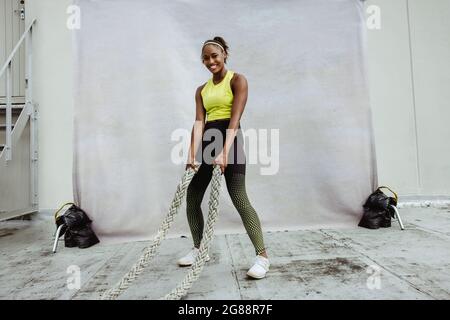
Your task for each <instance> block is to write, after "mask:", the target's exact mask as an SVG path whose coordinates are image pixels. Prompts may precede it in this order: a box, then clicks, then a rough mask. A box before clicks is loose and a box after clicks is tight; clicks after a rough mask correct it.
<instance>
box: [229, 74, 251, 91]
mask: <svg viewBox="0 0 450 320" xmlns="http://www.w3.org/2000/svg"><path fill="white" fill-rule="evenodd" d="M233 72H234V74H233V77H232V78H231V80H230V84H231V87H232V88H233V87H234V86H235V85H236V84H242V83H246V82H247V78H246V77H245V76H244V75H243V74H242V73H237V72H236V71H233Z"/></svg>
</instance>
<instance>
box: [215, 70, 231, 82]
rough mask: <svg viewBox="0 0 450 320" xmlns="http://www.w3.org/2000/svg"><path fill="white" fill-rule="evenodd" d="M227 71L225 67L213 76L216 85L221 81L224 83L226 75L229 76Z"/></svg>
mask: <svg viewBox="0 0 450 320" xmlns="http://www.w3.org/2000/svg"><path fill="white" fill-rule="evenodd" d="M227 71H228V70H227V69H225V67H224V68H223V69H222V70H221V71H220V72H219V73H217V74H213V81H214V82H215V83H219V82H220V81H222V79H223V78H225V75H226V74H227Z"/></svg>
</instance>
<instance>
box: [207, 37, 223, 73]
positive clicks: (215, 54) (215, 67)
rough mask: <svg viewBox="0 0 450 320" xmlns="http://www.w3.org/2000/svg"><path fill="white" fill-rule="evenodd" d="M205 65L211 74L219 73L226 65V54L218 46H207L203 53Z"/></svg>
mask: <svg viewBox="0 0 450 320" xmlns="http://www.w3.org/2000/svg"><path fill="white" fill-rule="evenodd" d="M202 57H203V64H204V65H205V67H206V68H207V69H208V70H209V71H210V72H211V73H213V74H214V73H218V72H220V70H222V68H223V67H224V65H225V58H226V54H225V53H224V52H222V49H220V48H219V47H218V46H215V45H213V44H207V45H206V46H205V47H204V48H203V52H202Z"/></svg>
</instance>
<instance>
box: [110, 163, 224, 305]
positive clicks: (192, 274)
mask: <svg viewBox="0 0 450 320" xmlns="http://www.w3.org/2000/svg"><path fill="white" fill-rule="evenodd" d="M195 173H196V170H194V169H192V168H188V169H187V170H186V171H185V173H184V175H183V177H182V179H181V182H180V183H179V184H178V186H177V190H176V192H175V196H174V198H173V200H172V204H171V206H170V208H169V213H168V214H167V216H166V218H165V219H164V221H163V222H162V224H161V226H160V227H159V229H158V233H157V235H156V236H155V238H154V239H153V242H152V243H151V244H150V245H149V246H148V247H146V248H145V249H144V252H143V253H142V255H141V257H140V258H139V260H138V262H137V263H135V265H134V266H133V267H132V268H131V270H130V271H129V272H128V273H127V274H126V275H125V276H124V277H123V278H122V280H120V281H119V282H118V283H117V284H116V285H115V286H114V287H113V288H111V289H110V290H108V291H106V292H105V293H104V294H103V295H102V296H101V300H114V299H116V298H117V297H118V296H119V295H121V294H122V292H124V291H125V290H126V289H128V287H129V286H130V285H131V283H132V282H133V281H134V280H136V278H137V277H138V276H139V275H140V274H141V273H142V271H143V270H144V269H145V267H146V266H147V265H148V263H149V261H150V259H151V258H152V257H153V256H154V255H155V254H156V250H157V249H158V247H159V245H160V244H161V241H162V240H164V238H165V236H166V235H167V233H168V231H169V229H170V226H171V224H172V222H173V219H174V216H175V215H176V214H177V213H178V209H179V207H180V206H181V202H182V200H183V197H184V195H185V194H186V189H187V187H188V186H189V183H190V182H191V180H192V178H193V177H194V175H195ZM221 175H222V173H221V170H220V166H219V165H214V170H213V177H212V181H211V194H210V198H209V213H208V220H207V222H206V229H205V231H204V232H203V238H202V241H201V243H200V248H199V252H198V254H197V257H196V259H195V262H194V263H193V264H192V266H191V268H190V270H189V272H188V274H187V275H186V276H185V277H184V279H183V281H181V283H180V284H179V285H178V286H177V287H176V288H175V289H173V290H172V291H171V292H170V293H169V294H167V295H165V296H164V297H162V298H161V299H166V300H177V299H181V298H182V297H183V296H185V295H186V294H187V292H188V291H189V289H190V288H191V286H192V284H193V283H194V281H196V280H197V279H198V277H199V276H200V273H201V272H202V269H203V266H204V264H205V262H206V257H207V255H208V250H209V247H210V243H211V240H212V238H213V235H214V225H215V222H216V220H217V210H218V207H219V191H220V179H221Z"/></svg>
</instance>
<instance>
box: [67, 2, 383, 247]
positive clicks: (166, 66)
mask: <svg viewBox="0 0 450 320" xmlns="http://www.w3.org/2000/svg"><path fill="white" fill-rule="evenodd" d="M74 4H75V5H77V6H79V8H80V13H81V24H80V29H76V30H74V31H73V40H74V55H75V66H74V67H75V82H74V83H75V96H74V99H75V101H74V113H75V114H74V130H75V132H74V148H75V150H74V170H73V181H74V200H75V201H76V202H77V203H78V204H79V205H80V206H81V207H82V208H83V209H84V210H86V212H87V213H88V214H89V215H90V217H91V218H92V219H93V220H94V223H93V228H94V230H95V231H96V232H97V234H98V235H99V237H100V239H101V240H102V241H106V242H120V241H130V240H143V239H151V238H152V237H153V236H154V235H155V234H156V230H157V229H158V226H159V224H160V222H161V221H162V219H163V217H164V216H165V215H166V213H167V211H168V208H169V206H170V202H171V200H172V198H173V195H174V193H175V189H176V186H177V184H178V183H179V181H180V179H181V176H182V174H183V171H184V167H185V165H184V164H180V163H174V162H173V161H172V160H171V153H172V151H173V149H174V148H175V147H176V146H177V145H179V144H180V140H172V134H173V133H174V132H177V131H176V130H180V129H181V130H185V131H186V132H189V133H190V130H191V128H192V125H193V123H194V120H195V99H194V94H195V90H196V88H197V87H198V86H200V85H201V84H203V83H205V82H206V81H207V80H208V79H209V78H210V77H211V76H212V75H211V73H210V72H209V71H208V70H207V69H206V68H205V67H204V66H203V65H202V63H201V61H200V54H201V46H202V44H203V42H204V41H205V40H207V39H211V38H213V37H214V36H222V37H223V38H224V39H225V40H226V41H227V42H228V44H229V46H230V55H229V59H228V63H227V68H228V69H230V70H234V71H236V72H238V73H241V74H244V75H245V77H246V78H247V80H248V84H249V96H248V101H247V105H246V108H245V112H244V114H243V117H242V119H241V126H242V129H243V130H244V132H245V130H248V129H253V130H260V129H265V130H267V136H268V139H266V141H265V143H266V144H267V145H268V148H269V153H268V155H269V156H272V157H273V158H272V159H271V161H272V168H277V167H278V169H277V172H276V174H273V175H264V174H262V173H261V170H262V169H263V168H266V169H267V168H268V167H270V165H269V164H267V163H261V162H259V163H257V164H251V165H248V166H247V178H246V179H247V180H246V185H247V193H248V195H249V198H250V200H251V202H252V205H253V207H254V208H255V209H256V211H257V212H258V214H259V217H260V219H261V223H262V226H263V229H264V231H268V230H292V229H303V228H318V227H321V228H328V227H355V226H356V224H357V223H358V221H359V218H360V216H361V213H362V204H363V203H364V201H365V199H366V197H367V196H368V195H369V194H370V192H372V190H373V188H374V187H376V185H377V177H376V170H375V169H376V164H375V153H374V148H373V144H374V140H373V137H372V127H371V113H370V106H369V100H368V85H367V78H366V67H365V53H364V50H365V49H364V46H365V39H364V33H365V18H364V10H363V5H362V3H361V2H360V1H359V0H296V1H275V0H273V1H269V0H258V1H240V0H239V1H238V0H231V1H230V0H229V1H215V0H190V1H181V0H178V1H165V0H161V1H146V0H131V1H130V0H77V1H74ZM271 129H278V130H279V139H278V142H279V148H278V152H277V150H276V148H272V149H270V147H271V143H273V144H274V145H275V144H276V143H277V141H275V140H276V139H274V140H270V137H271V133H270V132H271V131H270V130H271ZM246 143H247V141H246ZM246 147H248V146H247V145H246ZM270 150H272V154H271V153H270ZM275 163H278V165H275V166H274V164H275ZM222 179H223V180H222V192H221V197H220V211H219V220H218V224H217V226H216V231H217V233H219V234H221V233H222V234H223V233H233V232H245V229H244V227H243V225H242V222H241V219H240V216H239V214H238V212H237V211H236V209H234V207H233V205H232V202H231V200H230V198H229V195H228V193H227V190H226V186H225V179H224V178H222ZM209 190H210V188H208V190H207V192H206V194H205V198H204V199H203V213H204V215H205V219H206V215H207V212H208V210H207V209H208V199H209ZM179 235H186V236H189V237H190V232H189V228H188V224H187V218H186V209H185V201H183V206H182V207H181V208H180V212H179V214H178V216H177V218H176V221H175V223H174V226H173V228H172V230H171V232H170V236H179ZM249 243H250V242H249Z"/></svg>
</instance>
